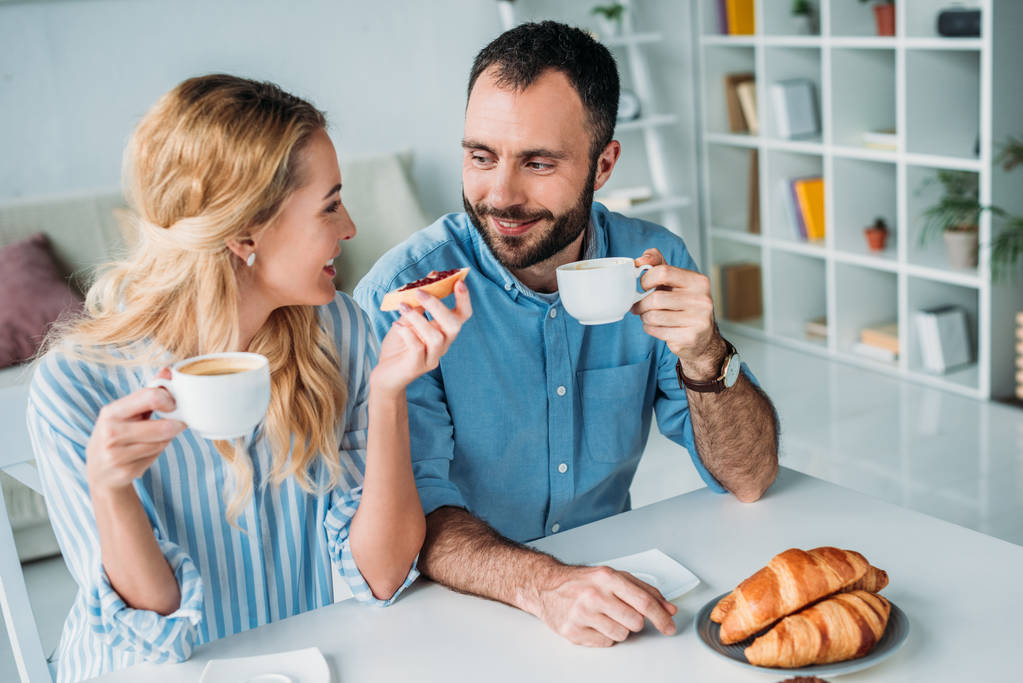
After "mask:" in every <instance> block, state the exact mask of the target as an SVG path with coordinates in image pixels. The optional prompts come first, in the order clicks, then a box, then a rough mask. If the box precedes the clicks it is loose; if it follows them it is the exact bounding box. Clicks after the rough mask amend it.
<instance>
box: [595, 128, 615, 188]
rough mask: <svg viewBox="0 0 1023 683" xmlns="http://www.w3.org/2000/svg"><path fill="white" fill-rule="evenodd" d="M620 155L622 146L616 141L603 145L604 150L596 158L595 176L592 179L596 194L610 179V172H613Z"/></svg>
mask: <svg viewBox="0 0 1023 683" xmlns="http://www.w3.org/2000/svg"><path fill="white" fill-rule="evenodd" d="M621 155H622V146H621V144H619V142H618V141H617V140H612V141H611V142H609V143H607V145H605V147H604V150H603V151H602V152H601V153H600V156H599V157H597V175H596V176H595V177H594V179H593V191H594V192H596V191H597V190H599V189H600V188H602V187H603V186H604V183H606V182H607V181H608V180H610V178H611V171H613V170H614V167H615V164H617V163H618V158H619V157H620V156H621Z"/></svg>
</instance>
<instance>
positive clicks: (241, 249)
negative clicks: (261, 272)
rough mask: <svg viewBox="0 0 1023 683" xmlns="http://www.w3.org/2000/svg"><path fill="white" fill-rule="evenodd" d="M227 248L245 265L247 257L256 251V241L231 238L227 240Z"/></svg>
mask: <svg viewBox="0 0 1023 683" xmlns="http://www.w3.org/2000/svg"><path fill="white" fill-rule="evenodd" d="M227 248H228V249H230V250H231V252H232V253H233V254H234V255H235V256H237V257H238V258H239V259H241V261H242V263H245V262H246V261H247V260H248V258H249V255H250V254H252V253H253V252H255V251H256V241H255V240H254V239H252V238H251V237H231V238H229V239H228V240H227Z"/></svg>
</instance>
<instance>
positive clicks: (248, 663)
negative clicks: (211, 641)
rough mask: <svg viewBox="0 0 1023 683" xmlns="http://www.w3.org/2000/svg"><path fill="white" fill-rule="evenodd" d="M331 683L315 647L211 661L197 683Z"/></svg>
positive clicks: (324, 660)
mask: <svg viewBox="0 0 1023 683" xmlns="http://www.w3.org/2000/svg"><path fill="white" fill-rule="evenodd" d="M214 682H215V683H249V682H251V683H330V667H328V666H327V660H326V659H324V658H323V653H322V652H320V648H318V647H307V648H305V649H304V650H291V651H289V652H275V653H273V654H268V655H257V656H255V657H236V658H234V659H211V660H210V661H209V662H207V663H206V668H204V669H203V670H202V675H201V676H200V677H199V683H214Z"/></svg>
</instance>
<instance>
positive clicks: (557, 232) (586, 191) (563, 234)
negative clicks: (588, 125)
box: [462, 164, 596, 270]
mask: <svg viewBox="0 0 1023 683" xmlns="http://www.w3.org/2000/svg"><path fill="white" fill-rule="evenodd" d="M595 178H596V165H595V164H594V167H593V168H592V169H590V177H589V178H588V179H587V181H586V185H585V186H584V187H583V191H582V193H581V194H580V195H579V201H578V202H576V204H575V206H573V207H572V208H571V209H569V210H568V211H566V212H565V213H563V214H561V215H560V216H555V215H554V214H552V213H551V212H550V211H536V212H529V211H526V210H525V209H524V208H522V207H521V206H510V207H508V208H506V209H502V210H500V211H499V210H497V209H494V208H492V207H490V206H488V205H486V204H483V203H480V204H477V205H476V206H473V205H472V204H470V203H469V200H468V199H466V197H465V192H464V191H463V192H462V204H463V206H464V207H465V213H467V214H468V215H469V220H470V221H472V224H473V225H474V226H475V227H476V230H477V231H478V232H479V233H480V236H482V237H483V241H484V242H485V243H486V245H487V246H488V247H489V248H490V251H491V253H493V254H494V257H495V258H496V259H497V260H498V262H500V264H501V265H502V266H504V267H505V268H508V269H509V270H518V269H521V268H529V267H530V266H534V265H536V264H537V263H541V262H543V261H546V260H547V259H549V258H551V257H552V256H554V255H555V254H557V253H558V252H559V251H561V250H562V249H564V248H565V247H567V246H568V245H570V244H571V243H572V242H574V241H575V239H576V238H577V237H579V235H581V234H582V232H583V230H585V229H586V226H587V225H589V223H590V209H591V208H592V206H593V181H594V179H595ZM487 216H492V217H493V218H496V219H498V220H512V221H534V220H548V221H553V225H551V227H550V228H549V229H548V231H547V233H546V234H545V235H543V236H542V237H541V238H540V240H539V241H538V242H535V243H533V244H529V243H527V241H526V240H528V239H532V235H531V234H530V233H532V232H533V230H535V228H534V229H533V230H531V231H530V233H527V234H525V235H516V236H510V235H502V234H500V233H498V232H492V231H491V230H492V229H491V227H490V224H489V223H488V222H487V221H486V220H485V219H486V217H487Z"/></svg>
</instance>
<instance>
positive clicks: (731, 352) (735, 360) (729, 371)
mask: <svg viewBox="0 0 1023 683" xmlns="http://www.w3.org/2000/svg"><path fill="white" fill-rule="evenodd" d="M722 341H724V342H725V357H724V359H723V360H722V361H721V371H720V372H719V373H718V376H717V379H712V380H708V381H706V382H697V381H695V380H691V379H689V378H688V377H686V375H685V373H684V372H682V361H681V360H679V361H677V362H676V363H675V374H676V375H678V385H679V387H680V388H681V389H682V390H683V391H685V390H686V388H689V389H692V390H693V391H699V392H702V393H713V394H720V393H721V392H722V391H724V390H725V389H728V388H729V387H731V386H733V385H734V384H735V382H736V380H738V379H739V369H740V367H741V366H742V358H741V357H740V356H739V352H738V351H737V350H736V349H735V347H734V346H732V342H730V341H728V340H727V339H725V338H724V337H722Z"/></svg>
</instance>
